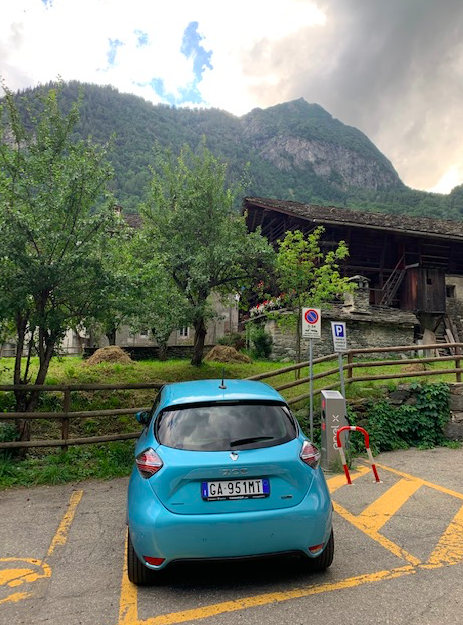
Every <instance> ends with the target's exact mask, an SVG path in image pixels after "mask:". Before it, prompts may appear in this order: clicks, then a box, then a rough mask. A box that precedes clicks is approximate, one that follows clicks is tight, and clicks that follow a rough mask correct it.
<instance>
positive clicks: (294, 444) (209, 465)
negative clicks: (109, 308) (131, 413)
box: [127, 380, 334, 584]
mask: <svg viewBox="0 0 463 625" xmlns="http://www.w3.org/2000/svg"><path fill="white" fill-rule="evenodd" d="M137 419H138V421H139V422H140V423H142V424H143V425H144V429H143V432H142V433H141V436H140V438H139V439H138V441H137V445H136V449H135V464H134V468H133V471H132V476H131V478H130V483H129V488H128V497H127V523H128V532H129V533H128V549H127V566H128V576H129V579H130V581H131V582H133V583H135V584H147V583H151V582H155V581H156V579H158V578H159V576H160V575H162V571H163V569H165V568H166V567H167V566H168V565H169V564H171V563H172V562H174V561H184V560H207V559H222V558H223V559H226V558H249V557H256V556H264V555H273V554H275V555H278V554H285V553H298V554H300V555H301V556H303V561H304V562H306V563H307V564H308V565H309V567H310V568H312V569H314V570H322V569H326V568H327V567H329V566H330V564H331V562H332V560H333V552H334V540H333V530H332V504H331V499H330V495H329V492H328V488H327V485H326V481H325V478H324V475H323V473H322V471H321V469H320V467H319V458H320V456H319V453H318V450H317V448H316V447H315V445H314V444H313V443H312V442H311V441H309V440H308V439H307V437H306V436H305V435H304V434H303V432H302V431H301V428H300V426H299V424H298V422H297V421H296V419H295V418H294V416H293V415H292V414H291V411H290V409H289V407H288V405H287V403H286V401H285V400H284V398H283V397H282V396H281V395H280V394H279V393H277V392H276V391H275V390H274V389H273V388H271V387H270V386H268V385H267V384H263V383H261V382H252V381H248V380H226V381H223V380H202V381H197V382H180V383H177V384H169V385H166V386H164V387H163V388H162V389H161V391H160V392H159V394H158V396H157V398H156V401H155V403H154V406H153V408H152V409H151V411H150V412H142V413H138V414H137Z"/></svg>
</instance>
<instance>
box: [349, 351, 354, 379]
mask: <svg viewBox="0 0 463 625" xmlns="http://www.w3.org/2000/svg"><path fill="white" fill-rule="evenodd" d="M353 362H354V355H353V354H352V353H351V352H349V353H348V354H347V379H348V380H352V378H353V377H354V370H353V368H352V363H353Z"/></svg>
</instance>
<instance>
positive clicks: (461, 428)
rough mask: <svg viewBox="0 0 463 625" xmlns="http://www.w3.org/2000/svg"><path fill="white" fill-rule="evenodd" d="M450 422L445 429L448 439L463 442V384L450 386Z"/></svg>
mask: <svg viewBox="0 0 463 625" xmlns="http://www.w3.org/2000/svg"><path fill="white" fill-rule="evenodd" d="M449 386H450V421H449V422H448V424H447V426H446V427H445V430H444V433H445V436H447V438H451V439H452V440H460V441H463V384H450V385H449Z"/></svg>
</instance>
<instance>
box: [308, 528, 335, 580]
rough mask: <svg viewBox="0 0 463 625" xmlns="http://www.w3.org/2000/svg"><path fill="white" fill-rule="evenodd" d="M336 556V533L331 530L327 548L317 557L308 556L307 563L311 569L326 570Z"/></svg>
mask: <svg viewBox="0 0 463 625" xmlns="http://www.w3.org/2000/svg"><path fill="white" fill-rule="evenodd" d="M333 556H334V535H333V530H331V534H330V538H329V540H328V542H327V544H326V547H325V549H324V550H323V551H322V553H321V554H320V555H319V556H317V557H316V558H309V557H308V556H306V564H307V566H308V568H310V570H311V571H324V570H325V569H327V568H328V567H329V566H331V563H332V562H333Z"/></svg>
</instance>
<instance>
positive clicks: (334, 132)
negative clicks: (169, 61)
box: [22, 82, 463, 219]
mask: <svg viewBox="0 0 463 625" xmlns="http://www.w3.org/2000/svg"><path fill="white" fill-rule="evenodd" d="M49 86H50V85H47V87H49ZM80 90H82V92H83V99H82V105H81V120H80V123H79V126H78V127H77V132H78V133H79V134H80V135H82V136H88V135H91V136H92V137H93V139H94V140H95V141H98V142H106V141H109V140H110V139H111V137H112V138H113V139H112V143H113V148H112V153H111V160H112V163H113V166H114V169H115V174H116V177H115V181H114V193H115V196H116V199H117V201H118V202H119V203H120V204H121V205H122V206H123V208H124V209H125V210H126V211H128V212H133V211H137V209H138V206H139V204H140V202H142V201H143V199H144V197H145V193H146V188H147V184H148V181H149V179H150V166H153V165H154V147H155V145H159V146H161V147H162V148H167V147H169V148H170V149H171V150H172V151H173V152H174V153H178V152H179V150H180V148H181V147H182V145H184V144H185V143H187V144H189V145H190V147H192V149H195V148H196V147H198V146H199V145H200V144H201V142H202V141H203V137H205V140H206V145H207V147H208V148H209V149H210V150H211V151H212V152H213V153H214V154H215V155H217V156H220V157H222V158H223V159H224V160H225V161H226V162H227V163H228V166H229V175H230V178H231V179H238V178H239V177H241V175H242V174H243V171H244V169H245V166H246V163H249V172H250V178H251V182H250V187H249V188H248V189H247V190H246V193H247V194H248V195H252V196H263V197H274V198H280V199H287V200H296V201H299V202H307V203H315V204H335V205H337V206H347V207H350V208H358V209H361V210H368V211H386V212H393V213H398V214H408V215H428V216H431V217H441V218H445V219H463V186H462V187H457V188H456V189H454V190H453V191H452V193H450V194H449V195H440V194H432V193H426V192H424V191H415V190H412V189H410V188H408V187H406V186H405V185H404V184H403V183H402V181H401V180H400V178H399V176H398V174H397V172H396V171H395V169H394V167H393V166H392V164H391V163H390V161H389V160H388V159H387V158H386V157H385V156H384V155H383V154H382V153H381V152H380V151H379V150H378V149H377V148H376V147H375V146H374V145H373V143H372V142H371V141H370V140H369V139H368V137H366V136H365V135H364V134H363V133H362V132H360V131H359V130H358V129H356V128H353V127H351V126H346V125H345V124H343V123H342V122H340V121H339V120H337V119H335V118H333V117H332V116H331V115H330V114H329V113H328V112H327V111H325V110H324V109H323V108H322V107H321V106H319V105H317V104H309V103H307V102H306V101H305V100H303V99H302V98H301V99H299V100H294V101H292V102H287V103H284V104H279V105H277V106H273V107H270V108H267V109H254V110H253V111H251V112H250V113H248V114H247V115H244V116H243V117H236V116H234V115H231V114H230V113H227V112H225V111H221V110H218V109H193V110H192V109H186V108H172V107H170V106H166V105H157V106H155V105H152V104H151V103H149V102H147V101H145V100H143V99H142V98H139V97H137V96H133V95H129V94H122V93H119V92H118V91H117V90H116V89H114V88H113V87H109V86H108V87H100V86H97V85H90V84H80V83H78V82H71V83H66V84H64V85H63V96H64V98H65V100H66V101H67V102H69V103H70V102H71V101H73V100H75V99H77V97H78V95H79V91H80ZM33 92H34V90H26V91H24V92H22V95H31V94H33Z"/></svg>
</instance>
